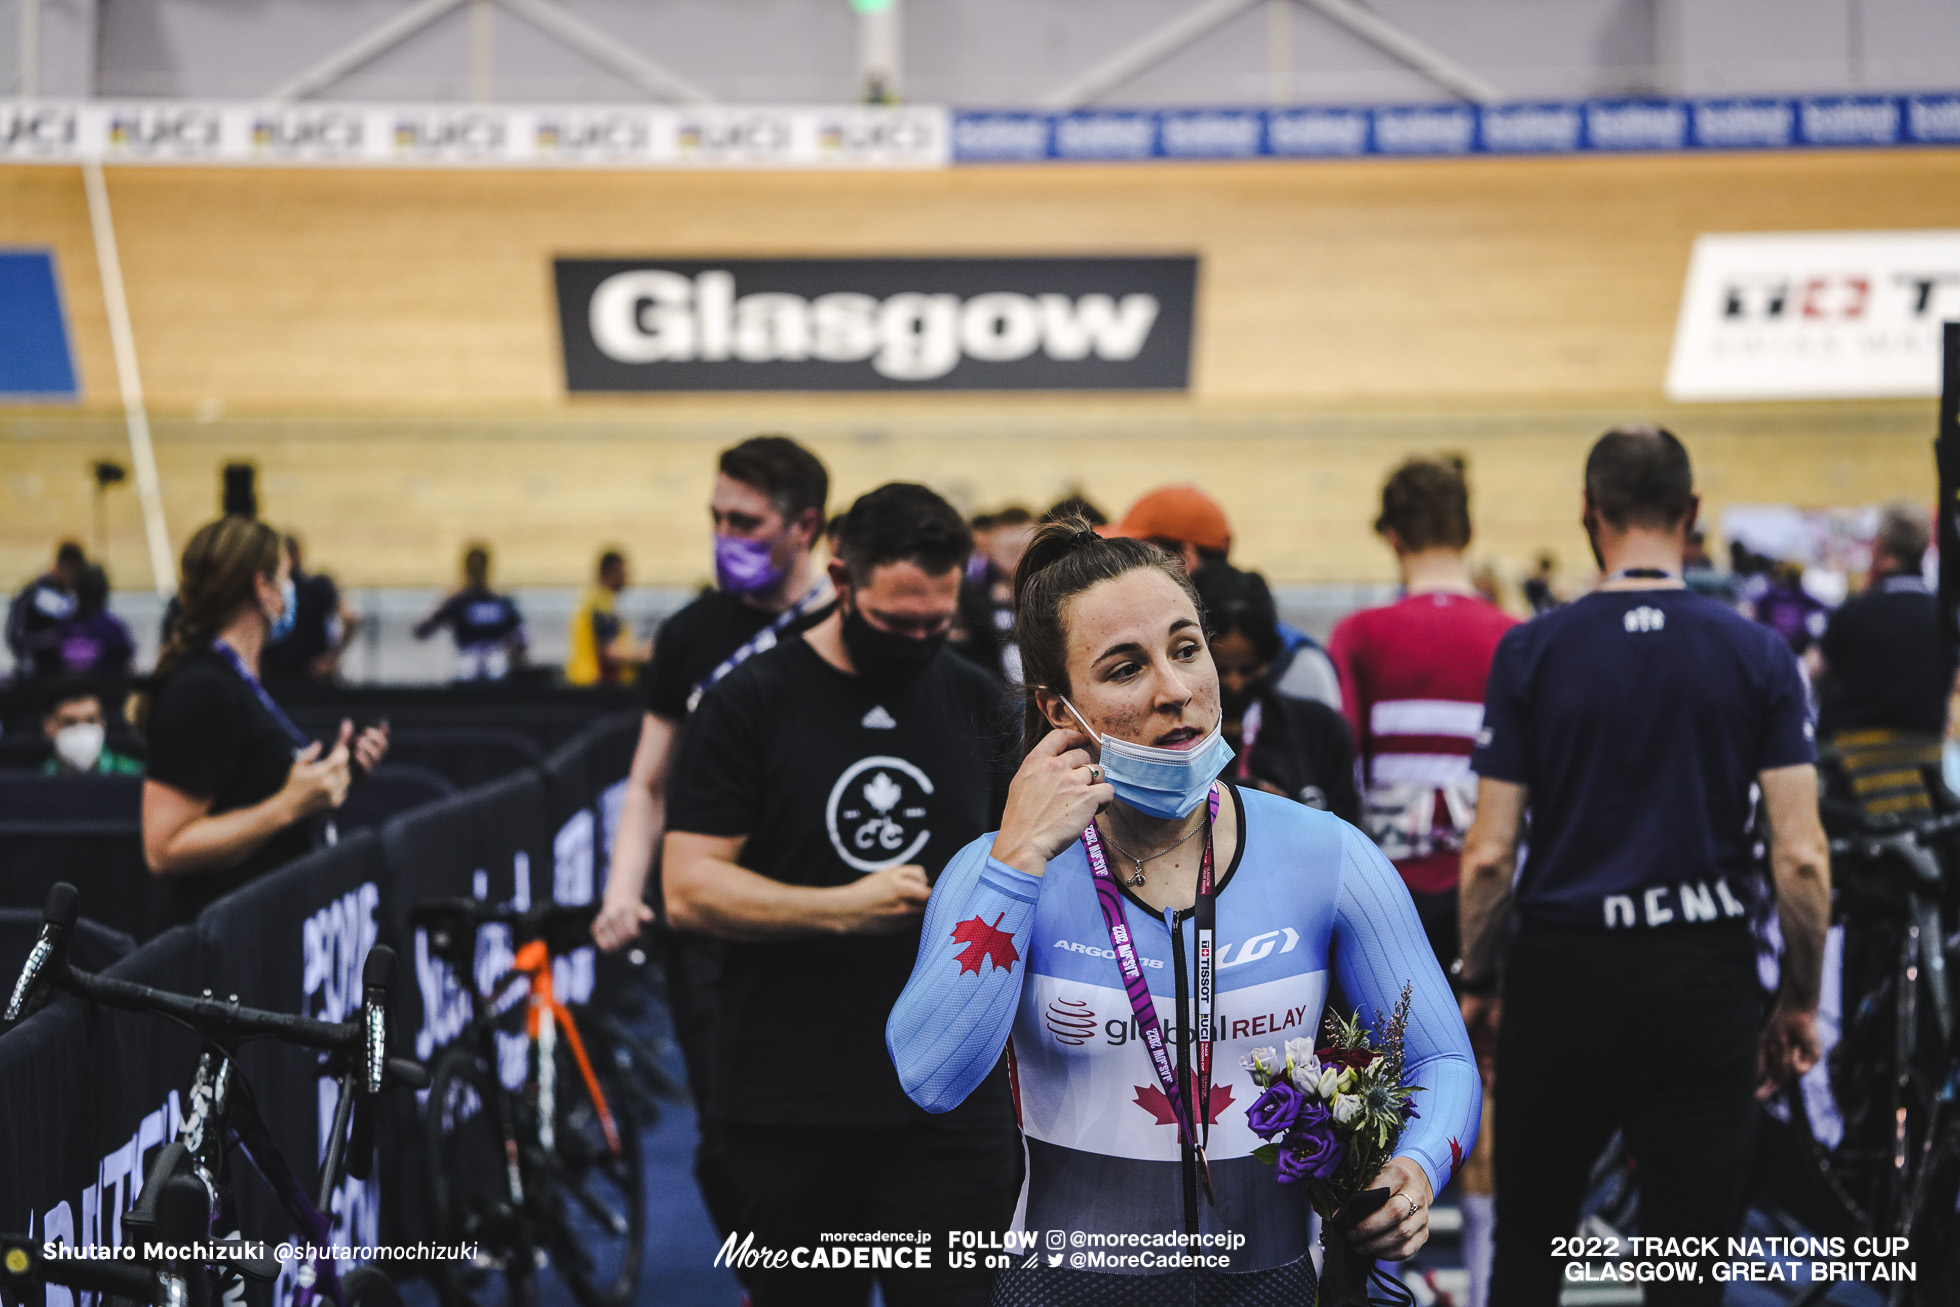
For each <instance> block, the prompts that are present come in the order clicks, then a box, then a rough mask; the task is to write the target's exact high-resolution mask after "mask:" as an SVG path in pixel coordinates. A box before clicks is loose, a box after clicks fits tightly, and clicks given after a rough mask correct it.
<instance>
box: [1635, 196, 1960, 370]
mask: <svg viewBox="0 0 1960 1307" xmlns="http://www.w3.org/2000/svg"><path fill="white" fill-rule="evenodd" d="M1955 319H1960V231H1868V232H1773V233H1748V234H1735V235H1728V234H1724V235H1705V236H1700V237H1697V238H1696V240H1695V247H1694V254H1693V256H1692V258H1691V259H1690V260H1689V263H1688V280H1687V285H1686V287H1685V288H1684V289H1683V291H1682V294H1681V314H1680V318H1679V320H1678V321H1677V323H1676V326H1675V329H1674V352H1673V356H1672V357H1671V359H1670V360H1669V362H1668V368H1667V395H1668V398H1669V399H1675V400H1737V399H1870V398H1884V397H1894V396H1903V397H1916V396H1922V395H1924V396H1931V395H1937V394H1939V392H1940V375H1941V374H1940V351H1941V344H1940V340H1941V328H1940V324H1941V323H1942V322H1945V321H1952V320H1955Z"/></svg>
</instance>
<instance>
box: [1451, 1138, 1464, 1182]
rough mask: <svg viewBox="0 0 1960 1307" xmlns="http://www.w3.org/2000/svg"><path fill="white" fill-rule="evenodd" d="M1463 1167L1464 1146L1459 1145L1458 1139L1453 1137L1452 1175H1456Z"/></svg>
mask: <svg viewBox="0 0 1960 1307" xmlns="http://www.w3.org/2000/svg"><path fill="white" fill-rule="evenodd" d="M1462 1167H1463V1145H1462V1144H1459V1143H1458V1142H1457V1141H1456V1137H1455V1136H1454V1135H1452V1136H1451V1137H1450V1174H1451V1175H1455V1174H1456V1173H1457V1172H1458V1171H1459V1170H1461V1169H1462Z"/></svg>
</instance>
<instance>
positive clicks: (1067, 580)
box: [1014, 516, 1202, 753]
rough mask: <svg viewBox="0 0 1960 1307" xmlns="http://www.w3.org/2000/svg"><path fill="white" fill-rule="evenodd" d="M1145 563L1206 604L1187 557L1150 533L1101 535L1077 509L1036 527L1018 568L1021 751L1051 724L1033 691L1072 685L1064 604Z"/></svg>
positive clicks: (1016, 611)
mask: <svg viewBox="0 0 1960 1307" xmlns="http://www.w3.org/2000/svg"><path fill="white" fill-rule="evenodd" d="M1141 568H1154V569H1156V570H1157V571H1159V572H1162V573H1163V574H1164V575H1165V576H1167V577H1169V578H1170V579H1171V580H1172V581H1173V582H1175V583H1176V584H1177V588H1178V589H1180V590H1182V591H1184V593H1185V594H1186V595H1187V596H1189V597H1190V600H1191V606H1192V607H1193V608H1202V605H1201V604H1200V603H1199V601H1198V592H1197V590H1195V589H1194V588H1193V587H1192V585H1191V578H1190V577H1189V576H1187V575H1185V572H1184V564H1183V563H1182V562H1181V561H1180V560H1179V559H1178V558H1177V556H1176V555H1174V554H1171V553H1169V552H1168V551H1166V550H1165V549H1163V548H1162V547H1160V546H1158V545H1154V544H1151V543H1150V542H1149V541H1148V540H1127V539H1121V538H1118V539H1104V538H1103V537H1102V536H1099V535H1097V534H1096V533H1095V532H1094V531H1092V530H1090V529H1089V523H1088V520H1087V519H1085V518H1081V517H1074V516H1070V517H1064V518H1061V519H1060V520H1058V521H1053V522H1045V523H1043V524H1042V526H1041V528H1040V529H1039V530H1037V531H1036V532H1035V533H1034V539H1033V540H1032V541H1030V542H1029V544H1028V551H1027V552H1026V553H1025V554H1023V555H1021V566H1020V567H1019V569H1017V570H1016V571H1015V573H1014V641H1015V643H1016V644H1018V645H1019V646H1020V649H1021V680H1022V683H1023V684H1022V694H1023V696H1024V697H1025V706H1024V708H1023V715H1022V719H1021V748H1022V751H1023V752H1024V753H1025V752H1026V751H1027V750H1029V749H1032V748H1033V747H1034V746H1035V745H1036V744H1038V743H1039V742H1040V741H1041V737H1042V736H1044V735H1046V734H1048V732H1049V731H1050V730H1052V729H1053V727H1051V726H1050V725H1049V724H1048V719H1047V718H1046V717H1044V716H1042V715H1041V709H1040V707H1039V706H1038V705H1037V704H1036V703H1035V693H1034V692H1035V691H1036V690H1038V689H1043V688H1046V689H1050V690H1056V691H1060V692H1063V693H1066V692H1067V691H1068V689H1069V683H1068V623H1067V622H1066V621H1065V620H1064V619H1063V616H1062V610H1063V609H1064V608H1065V607H1066V606H1067V604H1068V601H1069V600H1071V599H1073V598H1075V596H1077V595H1079V594H1081V593H1082V592H1083V591H1084V590H1087V589H1089V588H1090V587H1091V586H1096V585H1100V584H1102V583H1103V582H1104V581H1113V580H1115V579H1116V578H1117V577H1119V576H1123V575H1125V574H1127V573H1130V572H1134V571H1137V570H1139V569H1141Z"/></svg>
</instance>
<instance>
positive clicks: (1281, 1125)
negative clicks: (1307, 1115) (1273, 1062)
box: [1245, 1080, 1307, 1139]
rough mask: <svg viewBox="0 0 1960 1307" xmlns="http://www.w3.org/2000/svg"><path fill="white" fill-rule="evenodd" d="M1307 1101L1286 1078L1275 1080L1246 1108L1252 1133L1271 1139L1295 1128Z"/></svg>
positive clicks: (1247, 1119)
mask: <svg viewBox="0 0 1960 1307" xmlns="http://www.w3.org/2000/svg"><path fill="white" fill-rule="evenodd" d="M1306 1103H1307V1100H1306V1096H1305V1095H1304V1094H1302V1093H1301V1092H1300V1091H1299V1090H1297V1089H1295V1088H1294V1087H1293V1086H1292V1085H1289V1084H1287V1083H1286V1082H1285V1081H1284V1080H1275V1081H1274V1082H1273V1083H1272V1084H1271V1085H1270V1086H1268V1087H1267V1089H1266V1092H1265V1093H1263V1094H1261V1095H1259V1097H1258V1099H1257V1100H1256V1101H1254V1103H1253V1104H1252V1106H1251V1107H1248V1108H1246V1110H1245V1116H1246V1122H1247V1123H1248V1124H1249V1125H1251V1127H1252V1133H1254V1134H1256V1135H1258V1136H1259V1137H1260V1138H1261V1139H1271V1138H1272V1137H1273V1136H1274V1135H1277V1134H1284V1133H1285V1132H1286V1131H1288V1130H1291V1129H1292V1128H1293V1123H1294V1122H1295V1121H1296V1120H1298V1119H1299V1116H1300V1109H1301V1108H1303V1107H1305V1106H1306Z"/></svg>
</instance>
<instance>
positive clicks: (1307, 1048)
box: [1286, 1039, 1320, 1069]
mask: <svg viewBox="0 0 1960 1307" xmlns="http://www.w3.org/2000/svg"><path fill="white" fill-rule="evenodd" d="M1286 1061H1287V1064H1288V1065H1290V1066H1292V1067H1294V1068H1295V1069H1298V1068H1300V1067H1303V1066H1306V1065H1307V1064H1308V1063H1313V1064H1314V1065H1316V1066H1318V1065H1319V1064H1320V1059H1319V1058H1317V1057H1315V1056H1314V1053H1313V1041H1312V1040H1311V1039H1289V1040H1287V1041H1286Z"/></svg>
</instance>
